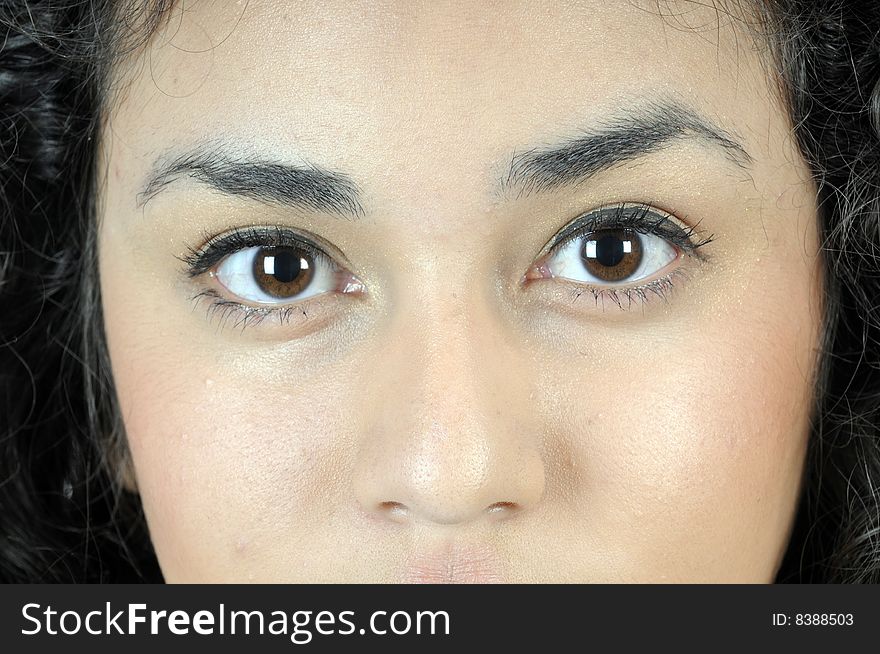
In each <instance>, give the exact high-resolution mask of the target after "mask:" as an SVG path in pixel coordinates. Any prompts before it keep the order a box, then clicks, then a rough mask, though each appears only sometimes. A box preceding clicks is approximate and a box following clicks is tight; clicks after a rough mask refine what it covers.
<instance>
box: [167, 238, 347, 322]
mask: <svg viewBox="0 0 880 654" xmlns="http://www.w3.org/2000/svg"><path fill="white" fill-rule="evenodd" d="M204 241H205V244H204V245H203V246H202V247H200V248H189V250H188V252H187V254H185V255H184V256H182V257H180V258H179V259H180V261H182V262H183V263H184V265H185V266H186V268H185V270H184V274H185V275H186V276H187V277H189V278H191V279H194V278H196V277H200V276H202V275H205V274H207V273H210V272H211V271H212V270H213V268H214V266H216V265H217V264H218V263H220V262H221V261H223V259H224V258H226V257H228V256H229V255H231V254H234V253H235V252H238V251H240V250H244V249H246V248H251V247H273V246H274V247H296V248H299V249H302V250H303V251H304V252H306V253H308V254H309V255H310V256H311V257H312V258H313V259H314V260H315V261H321V262H329V263H333V262H334V260H333V258H332V257H330V256H329V255H328V254H327V253H326V252H324V250H322V249H321V248H319V247H318V246H316V245H315V244H314V243H311V242H310V241H309V240H307V239H306V238H304V237H302V236H298V235H297V234H295V233H294V232H292V231H290V230H289V229H286V228H283V227H278V226H275V227H242V228H239V229H236V230H233V231H231V232H227V233H226V234H221V235H220V236H211V235H210V234H208V233H207V232H206V233H205V234H204ZM316 299H317V298H316ZM191 300H192V301H193V303H197V302H199V301H200V300H207V301H208V308H207V315H208V319H209V320H212V319H217V318H219V327H220V328H222V327H224V326H226V325H227V324H228V323H229V322H230V321H234V322H233V327H235V328H241V329H242V330H244V328H245V327H249V326H253V325H259V324H261V323H263V322H264V321H266V320H267V319H271V318H274V319H277V320H278V322H279V323H280V324H282V325H286V324H289V323H290V321H291V320H292V319H293V318H294V317H295V316H298V315H302V317H303V318H304V319H306V320H308V318H309V315H308V312H307V311H306V309H305V306H306V305H307V304H308V303H309V300H308V299H307V300H305V301H304V302H301V303H297V304H292V305H279V306H263V307H255V306H251V305H247V304H242V303H241V302H237V301H235V300H227V299H226V298H224V297H223V296H221V295H220V294H219V293H218V292H217V291H216V290H214V289H212V288H208V289H202V290H200V291H199V292H197V293H196V294H195V295H193V296H192V297H191Z"/></svg>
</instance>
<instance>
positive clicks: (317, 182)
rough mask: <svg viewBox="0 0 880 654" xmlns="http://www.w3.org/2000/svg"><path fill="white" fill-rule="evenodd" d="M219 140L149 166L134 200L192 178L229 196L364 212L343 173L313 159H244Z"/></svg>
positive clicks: (353, 215) (343, 212)
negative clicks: (299, 161)
mask: <svg viewBox="0 0 880 654" xmlns="http://www.w3.org/2000/svg"><path fill="white" fill-rule="evenodd" d="M228 150H229V148H228V147H225V146H223V145H222V144H213V145H211V144H206V145H201V146H197V147H196V148H195V149H194V150H192V151H189V152H185V153H183V154H180V155H177V156H176V157H173V158H168V157H166V158H164V159H160V160H159V161H157V162H156V164H155V165H154V166H153V168H152V170H151V172H150V174H149V175H148V177H147V181H146V183H145V184H144V186H143V189H142V190H141V192H140V193H138V196H137V204H138V206H139V207H143V206H144V205H145V204H146V203H147V202H148V201H149V200H150V199H151V198H153V197H155V196H156V195H158V194H159V193H160V192H161V191H162V190H163V189H165V188H166V187H167V186H169V185H170V184H171V183H173V182H175V181H177V180H178V179H180V178H183V177H189V178H191V179H195V180H197V181H199V182H202V183H203V184H206V185H207V186H209V187H211V188H213V189H214V190H217V191H220V192H221V193H226V194H228V195H237V196H243V197H247V198H250V199H253V200H258V201H261V202H267V203H270V204H280V205H283V206H295V207H302V208H306V209H314V210H316V211H320V212H325V213H331V214H337V215H339V216H341V217H348V218H358V217H361V216H363V215H364V209H363V206H362V205H361V202H360V191H359V189H358V187H357V185H356V184H355V183H354V182H353V181H352V180H351V178H349V177H348V176H347V175H345V174H343V173H339V172H334V171H329V170H325V169H323V168H320V167H318V166H315V165H312V164H308V163H307V164H305V165H292V164H286V163H278V162H274V161H266V160H261V159H248V158H246V157H242V156H240V155H239V156H236V155H233V154H231V153H229V151H228Z"/></svg>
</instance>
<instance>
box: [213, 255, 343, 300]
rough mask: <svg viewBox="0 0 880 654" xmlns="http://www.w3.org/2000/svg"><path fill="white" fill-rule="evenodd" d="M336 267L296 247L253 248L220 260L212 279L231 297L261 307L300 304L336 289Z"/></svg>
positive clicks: (337, 271) (325, 257)
mask: <svg viewBox="0 0 880 654" xmlns="http://www.w3.org/2000/svg"><path fill="white" fill-rule="evenodd" d="M341 272H342V271H341V270H340V269H339V267H338V266H337V265H336V264H335V263H334V262H333V261H332V260H331V259H330V258H329V257H327V256H326V255H321V254H313V253H311V252H308V251H306V250H305V249H303V248H297V247H295V246H256V247H249V248H245V249H243V250H239V251H238V252H235V253H233V254H230V255H229V256H227V257H226V258H225V259H224V260H223V261H221V262H220V263H219V264H218V265H217V268H216V270H215V271H214V273H213V276H214V277H215V278H216V279H217V281H218V282H219V283H220V284H221V285H222V286H223V287H224V288H225V289H226V290H227V291H229V293H230V294H231V295H234V296H235V297H237V298H240V299H242V300H244V301H246V302H250V303H253V304H260V305H282V304H291V303H294V302H299V301H302V300H305V299H307V298H310V297H314V296H316V295H320V294H322V293H329V292H331V291H339V292H344V291H345V289H344V288H339V286H340V282H341V281H342V280H341V279H340V273H341Z"/></svg>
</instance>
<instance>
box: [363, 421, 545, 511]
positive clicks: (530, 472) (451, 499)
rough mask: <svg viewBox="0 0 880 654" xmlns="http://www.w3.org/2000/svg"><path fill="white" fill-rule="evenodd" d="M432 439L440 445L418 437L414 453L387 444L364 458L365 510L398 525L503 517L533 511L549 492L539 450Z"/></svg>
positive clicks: (414, 439)
mask: <svg viewBox="0 0 880 654" xmlns="http://www.w3.org/2000/svg"><path fill="white" fill-rule="evenodd" d="M429 440H431V442H433V443H434V445H435V447H432V448H430V451H429V452H425V451H424V450H423V449H422V448H419V447H418V445H417V442H418V441H419V439H418V438H413V439H412V441H411V446H412V447H415V448H416V450H417V451H415V452H413V451H410V452H408V453H407V452H406V451H403V452H396V453H389V452H388V450H384V449H383V450H382V451H381V453H380V452H376V451H374V454H373V457H371V459H372V460H371V461H369V462H368V461H362V462H361V465H362V467H361V470H362V471H366V470H369V472H368V474H366V475H361V476H359V477H358V480H357V482H356V486H357V487H356V494H357V500H358V502H359V503H360V505H361V507H362V509H364V510H366V511H367V512H368V513H370V514H372V515H373V516H374V517H380V518H382V519H385V520H388V521H390V522H395V523H398V524H408V523H422V524H424V523H429V524H435V525H457V524H464V523H469V522H476V521H485V522H499V521H505V520H509V519H511V518H513V517H515V516H518V515H520V514H521V513H523V512H525V511H528V510H529V509H530V508H532V507H533V506H535V505H536V504H537V503H538V502H539V501H540V499H541V497H542V496H543V494H544V485H545V478H544V464H543V461H542V459H541V457H540V455H539V453H538V452H537V450H535V449H531V448H524V447H519V448H517V447H515V445H514V444H513V443H511V444H510V446H509V447H495V448H484V447H480V448H477V449H476V451H472V450H471V449H470V448H468V447H466V446H465V445H464V444H463V443H462V442H461V441H458V442H455V440H456V439H454V438H452V439H440V440H441V442H440V443H439V444H438V443H437V442H436V440H434V439H429ZM450 440H451V441H453V442H449V441H450ZM403 449H406V448H403ZM487 449H489V450H492V451H491V452H487V451H486V450H487ZM389 463H392V465H390V466H389Z"/></svg>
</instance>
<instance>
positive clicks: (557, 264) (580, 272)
mask: <svg viewBox="0 0 880 654" xmlns="http://www.w3.org/2000/svg"><path fill="white" fill-rule="evenodd" d="M596 234H601V232H596ZM588 236H590V238H591V240H589V241H587V243H586V247H585V250H586V254H587V256H588V257H595V256H596V240H595V238H594V235H588ZM633 236H634V237H635V238H638V239H639V243H640V245H641V246H642V260H641V261H640V262H639V267H638V268H637V269H636V270H635V271H633V273H632V275H630V276H629V277H627V278H626V279H622V280H620V281H619V282H608V281H606V280H604V279H599V278H598V277H596V276H595V275H593V274H592V273H591V272H590V271H589V270H587V268H586V266H585V265H584V261H583V259H582V258H581V247H582V245H581V244H582V243H583V242H584V239H585V238H587V236H580V237H578V238H574V239H572V240H571V241H569V242H568V243H566V244H565V245H563V246H562V247H561V248H559V249H558V250H557V251H556V253H555V254H554V255H553V256H552V257H551V258H550V259H548V260H547V263H546V264H545V265H546V267H547V270H548V271H549V272H550V273H551V274H552V275H553V276H554V277H564V278H565V279H570V280H572V281H575V282H584V283H587V284H591V285H592V286H624V285H628V284H631V283H632V282H637V281H640V280H643V279H647V278H649V277H652V276H654V275H656V274H657V273H659V272H660V271H662V270H663V269H664V268H665V267H666V266H668V265H669V264H670V263H672V262H673V261H675V259H676V258H677V257H678V251H677V250H676V249H675V247H674V246H673V245H672V244H671V243H669V242H668V241H667V240H666V239H664V238H662V237H660V236H655V235H654V234H642V233H638V232H635V233H633ZM623 251H624V252H625V253H630V252H631V251H632V243H630V242H629V241H624V242H623Z"/></svg>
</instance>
